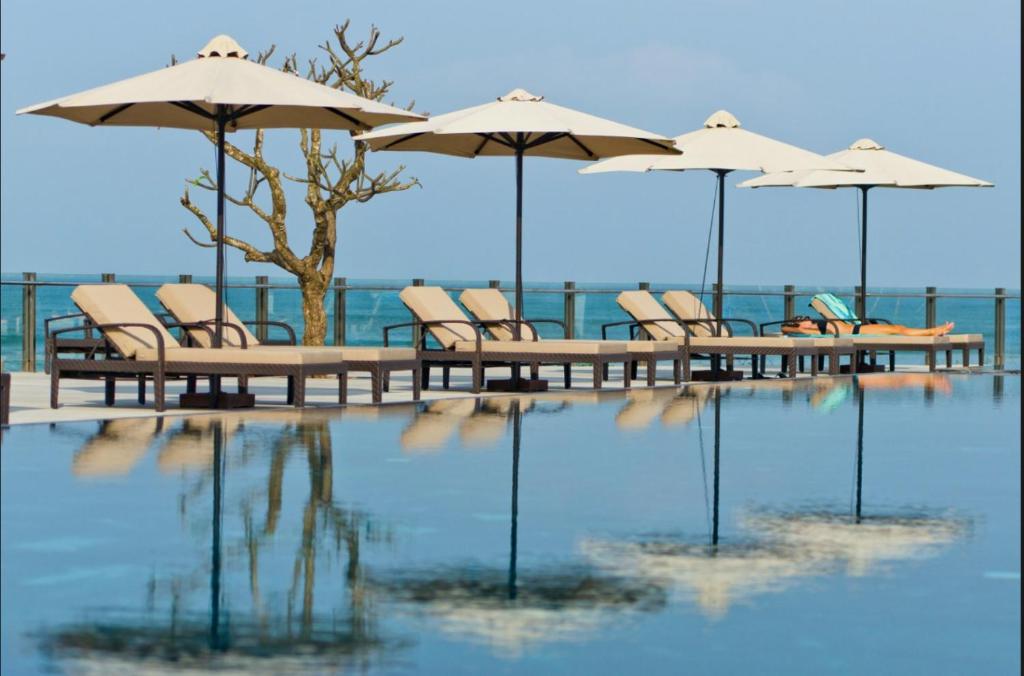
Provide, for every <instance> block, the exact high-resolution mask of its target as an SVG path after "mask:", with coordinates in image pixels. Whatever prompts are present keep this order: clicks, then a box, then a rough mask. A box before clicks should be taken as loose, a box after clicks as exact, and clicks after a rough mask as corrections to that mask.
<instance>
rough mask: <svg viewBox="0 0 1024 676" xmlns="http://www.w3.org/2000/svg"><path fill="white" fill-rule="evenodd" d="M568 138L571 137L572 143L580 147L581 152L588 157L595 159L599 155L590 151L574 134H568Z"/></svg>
mask: <svg viewBox="0 0 1024 676" xmlns="http://www.w3.org/2000/svg"><path fill="white" fill-rule="evenodd" d="M566 136H568V137H569V140H570V141H572V142H573V143H575V144H576V145H578V146H579V147H580V150H582V151H583V152H585V153H586V154H587V157H593V158H596V157H597V155H595V154H594V153H592V152H591V151H590V148H588V147H587V146H585V145H583V142H582V141H580V140H579V139H578V138H576V137H575V136H574V135H573V134H566Z"/></svg>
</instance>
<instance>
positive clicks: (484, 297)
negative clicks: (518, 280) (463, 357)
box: [459, 289, 533, 340]
mask: <svg viewBox="0 0 1024 676" xmlns="http://www.w3.org/2000/svg"><path fill="white" fill-rule="evenodd" d="M459 301H460V302H461V303H462V304H463V305H465V306H466V309H468V310H469V311H470V313H471V314H472V315H473V316H474V317H476V318H477V319H479V320H481V321H488V322H492V321H503V320H506V319H512V306H511V305H509V302H508V300H506V299H505V296H504V294H502V293H501V291H499V290H497V289H466V290H465V291H463V292H462V295H460V296H459ZM487 331H488V333H490V334H491V335H492V336H494V339H495V340H512V339H513V335H512V327H511V326H510V325H504V324H503V325H501V326H488V327H487ZM521 335H522V339H523V340H533V329H531V328H530V327H529V326H526V325H525V324H524V325H523V327H522V331H521Z"/></svg>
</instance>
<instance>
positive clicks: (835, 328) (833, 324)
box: [758, 319, 840, 337]
mask: <svg viewBox="0 0 1024 676" xmlns="http://www.w3.org/2000/svg"><path fill="white" fill-rule="evenodd" d="M796 321H797V320H796V319H780V320H779V321H777V322H764V323H763V324H761V330H760V332H759V334H758V335H761V336H763V335H764V330H765V327H768V326H778V327H780V328H781V327H782V325H783V324H793V323H795V322H796ZM810 321H812V322H813V321H819V320H814V319H811V320H810ZM820 321H824V322H828V325H829V326H830V327H832V334H833V335H835V336H836V337H839V335H840V331H839V324H838V323H837V322H836V320H834V319H822V320H820Z"/></svg>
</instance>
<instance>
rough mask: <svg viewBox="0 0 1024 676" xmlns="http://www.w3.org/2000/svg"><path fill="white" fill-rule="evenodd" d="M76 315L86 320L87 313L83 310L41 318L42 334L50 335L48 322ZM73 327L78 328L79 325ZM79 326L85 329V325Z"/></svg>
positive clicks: (74, 317)
mask: <svg viewBox="0 0 1024 676" xmlns="http://www.w3.org/2000/svg"><path fill="white" fill-rule="evenodd" d="M78 317H82V318H84V319H86V320H88V318H89V315H87V314H85V313H84V312H74V313H72V314H69V315H59V316H57V317H50V318H48V319H44V320H43V335H44V336H49V335H50V324H51V323H52V322H57V321H61V320H64V319H76V318H78ZM74 328H79V327H77V326H76V327H74ZM81 328H83V329H85V328H87V327H86V326H82V327H81Z"/></svg>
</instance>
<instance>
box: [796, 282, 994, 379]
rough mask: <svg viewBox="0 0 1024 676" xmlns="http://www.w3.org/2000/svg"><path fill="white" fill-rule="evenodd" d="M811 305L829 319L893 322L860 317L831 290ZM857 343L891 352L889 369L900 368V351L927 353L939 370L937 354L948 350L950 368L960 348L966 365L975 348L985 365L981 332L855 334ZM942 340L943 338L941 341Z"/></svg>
mask: <svg viewBox="0 0 1024 676" xmlns="http://www.w3.org/2000/svg"><path fill="white" fill-rule="evenodd" d="M810 306H811V307H812V308H813V309H814V310H815V311H816V312H818V314H820V315H821V316H822V317H824V318H825V319H835V320H839V321H842V322H846V323H848V324H892V322H891V321H889V320H888V319H883V318H879V317H867V318H865V319H863V320H862V319H860V318H859V317H857V314H856V313H855V312H853V310H851V309H850V307H849V306H848V305H847V304H846V303H844V302H843V301H842V299H840V298H839V297H837V296H835V295H833V294H831V293H819V294H817V295H816V296H814V297H813V298H812V299H811V304H810ZM851 337H852V338H853V341H854V343H855V344H856V345H857V346H858V347H859V348H862V349H863V350H864V351H867V352H872V353H873V352H876V351H877V352H888V353H889V370H890V371H892V370H894V369H895V368H896V352H897V351H913V352H925V353H926V354H927V356H928V365H929V368H930V369H931V370H935V353H936V352H945V353H946V367H947V368H952V366H953V352H954V351H955V350H959V351H960V353H961V355H962V364H963V366H964V368H969V367H970V365H971V350H977V351H978V366H984V365H985V337H984V336H983V335H982V334H980V333H951V334H947V335H945V336H869V335H863V334H857V335H854V336H851ZM892 338H914V339H915V340H891V339H892ZM940 339H941V340H940Z"/></svg>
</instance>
